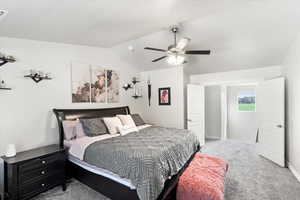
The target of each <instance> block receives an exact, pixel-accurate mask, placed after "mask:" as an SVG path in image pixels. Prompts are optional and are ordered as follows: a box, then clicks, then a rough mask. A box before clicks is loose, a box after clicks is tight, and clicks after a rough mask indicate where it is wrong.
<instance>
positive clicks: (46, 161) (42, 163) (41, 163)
mask: <svg viewBox="0 0 300 200" xmlns="http://www.w3.org/2000/svg"><path fill="white" fill-rule="evenodd" d="M64 158H65V156H64V154H63V153H60V154H55V155H51V156H47V157H40V158H36V159H34V160H31V161H28V162H26V163H24V164H20V165H19V171H20V172H21V173H24V172H27V171H30V170H34V169H39V168H44V167H46V166H48V165H50V164H53V163H55V162H58V161H59V160H64Z"/></svg>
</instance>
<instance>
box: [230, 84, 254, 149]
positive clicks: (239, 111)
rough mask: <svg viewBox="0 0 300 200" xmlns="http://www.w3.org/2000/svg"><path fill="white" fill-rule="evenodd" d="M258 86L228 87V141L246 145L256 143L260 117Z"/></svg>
mask: <svg viewBox="0 0 300 200" xmlns="http://www.w3.org/2000/svg"><path fill="white" fill-rule="evenodd" d="M256 87H257V86H256V85H236V86H228V87H227V109H228V110H227V124H228V126H227V139H231V140H239V141H242V142H245V143H251V144H254V143H255V142H256V137H257V130H258V126H259V124H258V115H257V112H256Z"/></svg>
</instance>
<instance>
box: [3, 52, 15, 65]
mask: <svg viewBox="0 0 300 200" xmlns="http://www.w3.org/2000/svg"><path fill="white" fill-rule="evenodd" d="M13 62H16V59H15V57H13V56H8V55H5V54H3V53H1V52H0V66H2V65H5V64H6V63H13Z"/></svg>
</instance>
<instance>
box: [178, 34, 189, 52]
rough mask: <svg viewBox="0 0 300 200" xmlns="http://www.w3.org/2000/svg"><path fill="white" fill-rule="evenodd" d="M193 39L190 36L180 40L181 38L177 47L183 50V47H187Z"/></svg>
mask: <svg viewBox="0 0 300 200" xmlns="http://www.w3.org/2000/svg"><path fill="white" fill-rule="evenodd" d="M190 41H191V39H190V38H186V37H185V38H181V39H180V40H179V42H178V43H177V45H176V48H177V49H180V50H183V49H185V47H186V46H187V45H188V43H189V42H190Z"/></svg>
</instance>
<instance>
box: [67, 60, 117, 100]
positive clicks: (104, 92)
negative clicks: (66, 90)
mask: <svg viewBox="0 0 300 200" xmlns="http://www.w3.org/2000/svg"><path fill="white" fill-rule="evenodd" d="M71 76H72V103H118V102H119V101H120V91H119V90H120V77H119V73H118V72H117V71H115V70H111V69H109V68H106V67H101V66H95V65H89V64H82V63H72V67H71Z"/></svg>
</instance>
